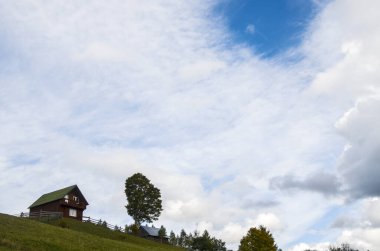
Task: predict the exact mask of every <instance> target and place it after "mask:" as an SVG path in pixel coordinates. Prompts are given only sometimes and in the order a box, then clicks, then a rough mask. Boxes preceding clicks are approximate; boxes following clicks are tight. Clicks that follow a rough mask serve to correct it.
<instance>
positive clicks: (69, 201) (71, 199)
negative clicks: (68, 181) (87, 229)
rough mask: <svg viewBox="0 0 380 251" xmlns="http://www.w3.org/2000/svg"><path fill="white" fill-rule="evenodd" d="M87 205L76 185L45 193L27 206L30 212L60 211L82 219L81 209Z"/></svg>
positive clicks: (65, 215)
mask: <svg viewBox="0 0 380 251" xmlns="http://www.w3.org/2000/svg"><path fill="white" fill-rule="evenodd" d="M87 206H88V202H87V200H86V198H85V197H84V196H83V194H82V192H81V191H80V190H79V188H78V186H77V185H73V186H69V187H65V188H62V189H59V190H57V191H53V192H50V193H46V194H44V195H42V196H41V197H40V198H38V199H37V200H36V201H35V202H34V203H33V204H32V205H30V206H29V210H30V213H31V214H32V213H39V212H42V211H45V212H60V213H62V216H63V217H66V218H73V219H77V220H80V221H82V217H83V211H84V210H85V209H86V207H87Z"/></svg>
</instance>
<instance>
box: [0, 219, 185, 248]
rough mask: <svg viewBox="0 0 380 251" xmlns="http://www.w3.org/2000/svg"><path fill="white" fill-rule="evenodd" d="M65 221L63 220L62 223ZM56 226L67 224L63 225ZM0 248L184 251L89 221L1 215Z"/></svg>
mask: <svg viewBox="0 0 380 251" xmlns="http://www.w3.org/2000/svg"><path fill="white" fill-rule="evenodd" d="M62 222H64V223H62ZM59 225H66V226H67V228H62V227H60V226H59ZM2 250H25V251H27V250H153V251H155V250H157V251H160V250H162V251H164V250H168V251H171V250H172V251H175V250H178V251H180V250H182V251H183V250H184V249H181V248H177V247H172V246H170V245H165V244H160V243H156V242H153V241H148V240H145V239H142V238H139V237H135V236H131V235H128V234H124V233H121V232H115V231H111V230H109V229H106V228H103V227H101V226H96V225H94V224H92V223H83V222H79V221H75V220H70V219H62V220H61V223H59V222H58V221H55V222H51V223H50V224H46V223H41V222H38V221H34V220H29V219H25V218H17V217H14V216H10V215H5V214H0V251H2Z"/></svg>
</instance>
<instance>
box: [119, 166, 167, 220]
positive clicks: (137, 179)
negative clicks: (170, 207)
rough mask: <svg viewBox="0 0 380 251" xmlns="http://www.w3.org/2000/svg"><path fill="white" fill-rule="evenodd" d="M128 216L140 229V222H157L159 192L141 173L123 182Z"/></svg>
mask: <svg viewBox="0 0 380 251" xmlns="http://www.w3.org/2000/svg"><path fill="white" fill-rule="evenodd" d="M125 194H126V196H127V201H128V204H127V205H126V206H125V207H126V208H127V211H128V214H129V215H130V216H131V217H132V218H133V220H134V221H135V225H136V226H137V227H140V225H141V222H149V223H151V222H152V221H154V220H157V219H158V217H159V216H160V214H161V211H162V200H161V192H160V190H159V189H158V188H156V187H155V186H154V185H153V184H152V183H150V180H149V179H148V178H147V177H145V176H144V175H143V174H141V173H135V174H134V175H132V176H131V177H129V178H128V179H126V181H125Z"/></svg>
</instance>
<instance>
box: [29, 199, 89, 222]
mask: <svg viewBox="0 0 380 251" xmlns="http://www.w3.org/2000/svg"><path fill="white" fill-rule="evenodd" d="M70 208H71V209H75V210H76V214H77V215H76V217H72V216H70ZM40 211H47V212H62V216H63V217H65V218H71V219H76V220H80V221H82V219H83V209H81V208H75V207H70V206H66V205H64V204H63V203H62V202H61V201H59V200H58V201H53V202H51V203H47V204H44V205H40V206H36V207H32V208H30V213H39V212H40Z"/></svg>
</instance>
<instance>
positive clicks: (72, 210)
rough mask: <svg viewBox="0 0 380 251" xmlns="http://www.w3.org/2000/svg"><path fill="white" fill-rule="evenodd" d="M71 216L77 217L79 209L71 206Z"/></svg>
mask: <svg viewBox="0 0 380 251" xmlns="http://www.w3.org/2000/svg"><path fill="white" fill-rule="evenodd" d="M69 216H70V217H77V210H76V209H73V208H70V210H69Z"/></svg>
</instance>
